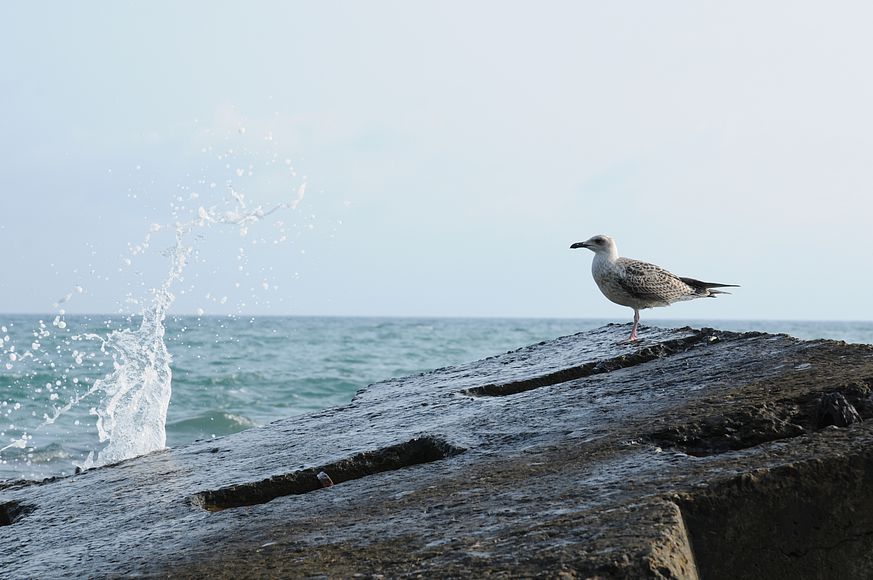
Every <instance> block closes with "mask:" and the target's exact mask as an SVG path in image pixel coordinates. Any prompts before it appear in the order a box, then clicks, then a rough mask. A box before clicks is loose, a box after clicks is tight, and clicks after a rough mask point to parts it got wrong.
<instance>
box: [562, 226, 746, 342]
mask: <svg viewBox="0 0 873 580" xmlns="http://www.w3.org/2000/svg"><path fill="white" fill-rule="evenodd" d="M576 248H588V249H589V250H591V251H592V252H594V260H593V261H592V262H591V274H592V275H593V276H594V281H595V282H597V287H598V288H600V291H601V292H603V295H604V296H606V297H607V298H608V299H609V300H611V301H612V302H615V303H616V304H621V305H622V306H628V307H630V308H633V310H634V325H633V327H632V328H631V335H630V339H628V340H629V342H633V341H635V340H636V339H637V326H639V323H640V310H642V309H644V308H654V307H656V306H669V305H670V304H672V303H674V302H679V301H680V300H693V299H695V298H715V296H716V295H717V294H730V292H725V291H723V290H713V288H737V287H738V286H737V285H736V284H716V283H714V282H701V281H700V280H695V279H694V278H682V277H680V276H677V275H675V274H673V273H671V272H668V271H667V270H665V269H664V268H661V267H660V266H656V265H654V264H649V263H648V262H641V261H640V260H632V259H630V258H621V257H619V255H618V248H617V247H616V245H615V240H613V239H612V238H610V237H609V236H604V235H597V236H594V237H592V238H590V239H588V240H586V241H584V242H576V243H575V244H573V245H571V246H570V249H571V250H572V249H576Z"/></svg>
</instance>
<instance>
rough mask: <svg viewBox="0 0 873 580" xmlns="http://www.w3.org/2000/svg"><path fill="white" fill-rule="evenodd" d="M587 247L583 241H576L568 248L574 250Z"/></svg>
mask: <svg viewBox="0 0 873 580" xmlns="http://www.w3.org/2000/svg"><path fill="white" fill-rule="evenodd" d="M587 247H588V246H586V245H585V242H576V243H575V244H573V245H572V246H570V249H571V250H575V249H576V248H587Z"/></svg>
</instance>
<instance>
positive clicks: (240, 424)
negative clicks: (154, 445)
mask: <svg viewBox="0 0 873 580" xmlns="http://www.w3.org/2000/svg"><path fill="white" fill-rule="evenodd" d="M257 426H258V423H256V422H255V421H253V420H252V419H249V418H248V417H246V416H244V415H238V414H236V413H229V412H227V411H216V410H209V411H206V412H204V413H201V414H199V415H195V416H189V417H186V418H184V419H179V420H176V421H173V422H169V423H167V438H168V439H170V443H171V444H172V443H174V442H175V443H176V444H178V442H188V441H191V440H192V439H199V438H209V437H212V436H215V437H219V436H221V435H229V434H231V433H237V432H239V431H244V430H246V429H251V428H252V427H257Z"/></svg>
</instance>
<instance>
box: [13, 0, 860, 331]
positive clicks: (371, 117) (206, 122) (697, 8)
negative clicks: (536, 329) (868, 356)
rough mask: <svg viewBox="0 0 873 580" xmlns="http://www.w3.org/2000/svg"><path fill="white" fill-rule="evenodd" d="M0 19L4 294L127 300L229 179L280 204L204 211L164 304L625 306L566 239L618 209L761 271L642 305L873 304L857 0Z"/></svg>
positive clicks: (677, 308) (280, 6) (265, 8)
mask: <svg viewBox="0 0 873 580" xmlns="http://www.w3.org/2000/svg"><path fill="white" fill-rule="evenodd" d="M0 20H2V21H3V22H4V24H5V26H4V32H3V34H2V36H0V50H2V52H3V54H4V55H6V58H5V59H4V64H3V66H2V67H0V91H2V94H3V98H2V107H0V129H2V130H0V160H2V168H3V169H2V171H0V192H2V194H0V248H2V250H3V261H2V263H3V275H2V276H0V312H9V313H11V312H33V313H41V312H52V311H56V310H57V309H59V308H64V309H66V310H67V311H68V312H71V313H76V312H117V311H130V312H136V311H137V309H138V308H139V307H140V306H141V304H143V303H144V302H147V301H148V300H149V290H150V289H151V288H155V287H158V286H160V285H161V284H162V283H163V281H164V279H165V277H166V272H167V271H168V270H169V268H170V265H169V263H168V262H167V259H166V258H165V257H164V256H162V251H163V250H165V249H166V248H168V247H170V246H172V244H173V239H174V236H173V233H174V227H175V226H174V224H175V223H176V222H184V221H186V220H196V218H197V215H198V208H199V207H200V206H215V205H220V204H225V203H227V200H231V202H230V203H231V204H233V203H236V202H234V201H233V200H232V197H231V196H232V195H233V193H232V192H235V193H236V194H242V195H243V199H244V200H245V202H246V203H248V204H251V205H249V206H248V207H249V209H251V208H252V207H256V206H258V205H260V206H262V207H263V208H265V209H268V208H271V207H273V206H276V205H278V204H286V205H288V206H289V207H287V208H285V209H280V210H277V211H276V212H275V213H273V214H271V215H269V216H267V217H266V218H264V220H263V221H261V222H260V223H253V224H251V225H250V227H248V229H247V230H245V231H240V228H236V227H234V228H223V227H219V226H217V225H209V224H201V225H202V227H199V228H195V230H194V231H192V232H190V234H189V235H188V237H187V238H186V241H185V243H186V244H187V245H189V246H191V247H192V253H191V255H190V257H189V264H188V266H187V267H186V270H185V274H184V278H183V279H182V280H181V281H179V282H178V283H176V284H174V286H173V292H174V293H175V294H176V296H177V300H176V302H175V305H174V307H173V311H174V312H178V313H195V312H202V313H205V314H225V313H241V314H303V315H305V314H327V315H331V314H336V315H398V316H404V315H413V316H498V317H501V316H530V317H580V318H609V319H615V320H617V321H621V322H626V321H629V320H630V316H631V311H630V310H629V309H627V308H622V307H620V306H616V305H614V304H611V303H609V302H608V301H607V300H606V299H605V298H603V297H602V296H601V295H600V293H599V292H598V291H597V288H596V286H595V285H594V282H593V280H592V279H591V274H590V264H591V258H592V254H591V253H590V252H588V251H586V250H570V249H569V246H570V244H571V243H573V242H577V241H581V240H585V239H587V238H588V237H590V236H592V235H594V234H598V233H604V234H609V235H611V236H613V237H614V238H615V239H616V241H617V243H618V248H619V251H620V252H621V253H622V255H626V256H629V257H633V258H638V259H642V260H647V261H651V262H655V263H657V264H660V265H662V266H664V267H667V268H668V269H670V270H672V271H674V272H675V273H677V274H680V275H684V276H691V277H695V278H699V279H703V280H706V281H713V282H722V283H734V284H740V285H741V286H742V287H741V288H737V289H735V291H734V292H733V294H732V295H731V296H722V297H719V298H718V299H716V300H698V301H695V302H690V303H682V304H677V305H674V306H672V307H670V308H668V309H659V310H657V311H655V312H652V311H648V312H644V313H643V322H644V323H645V322H646V319H647V318H671V317H672V318H682V319H694V318H706V319H858V320H870V319H871V318H873V307H871V306H870V298H869V296H870V293H871V288H873V227H871V219H873V201H871V200H873V195H871V193H873V191H871V190H873V162H871V160H873V106H871V103H873V75H871V74H870V72H869V71H870V62H869V61H870V55H871V54H873V35H871V34H870V32H869V28H870V22H871V21H873V8H871V7H870V5H869V4H867V3H863V2H835V3H818V2H790V3H788V2H767V1H764V2H729V3H709V2H692V1H687V2H657V3H656V2H642V1H639V2H622V3H605V2H571V1H567V2H538V3H533V2H497V1H493V2H489V1H482V2H456V1H448V2H426V3H425V2H385V1H368V2H352V1H346V2H327V3H304V2H280V1H275V2H259V1H253V2H214V1H186V2H164V1H154V2H151V1H150V2H144V1H142V2H124V3H122V2H110V1H95V2H87V3H85V2H78V3H62V2H39V1H36V2H5V3H3V4H2V5H0ZM292 205H294V206H295V207H296V208H295V209H291V207H290V206H292ZM242 234H245V235H242ZM144 242H145V243H144ZM68 296H69V298H68V299H66V298H67V297H68ZM65 299H66V300H65ZM56 304H57V306H55V305H56Z"/></svg>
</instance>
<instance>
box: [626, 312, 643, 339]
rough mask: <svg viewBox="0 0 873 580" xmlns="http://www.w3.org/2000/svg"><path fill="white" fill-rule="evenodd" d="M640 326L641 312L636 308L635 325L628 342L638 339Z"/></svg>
mask: <svg viewBox="0 0 873 580" xmlns="http://www.w3.org/2000/svg"><path fill="white" fill-rule="evenodd" d="M639 324H640V311H639V310H637V309H636V308H634V325H633V327H631V335H630V338H629V339H628V342H633V341H635V340H636V339H637V326H639Z"/></svg>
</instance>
